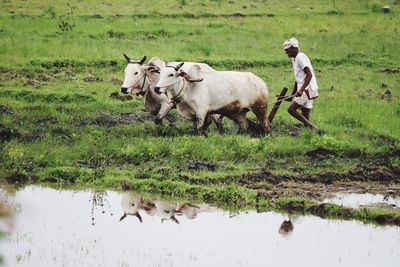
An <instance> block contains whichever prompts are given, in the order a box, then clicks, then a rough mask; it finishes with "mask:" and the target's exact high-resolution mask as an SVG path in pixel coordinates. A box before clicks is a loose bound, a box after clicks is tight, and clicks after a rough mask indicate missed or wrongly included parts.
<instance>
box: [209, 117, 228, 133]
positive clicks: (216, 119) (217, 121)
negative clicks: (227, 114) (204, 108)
mask: <svg viewBox="0 0 400 267" xmlns="http://www.w3.org/2000/svg"><path fill="white" fill-rule="evenodd" d="M211 118H212V120H213V121H214V123H215V125H216V126H217V128H218V132H219V134H224V132H225V131H224V125H223V124H222V118H223V116H222V115H218V114H214V115H212V116H211Z"/></svg>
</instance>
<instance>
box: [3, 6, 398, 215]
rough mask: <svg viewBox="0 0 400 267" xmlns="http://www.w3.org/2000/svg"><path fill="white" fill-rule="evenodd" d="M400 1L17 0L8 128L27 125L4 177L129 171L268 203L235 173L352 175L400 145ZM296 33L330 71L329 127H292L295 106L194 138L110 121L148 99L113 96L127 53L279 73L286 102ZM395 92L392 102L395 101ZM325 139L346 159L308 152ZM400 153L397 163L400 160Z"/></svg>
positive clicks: (147, 182)
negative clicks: (286, 44) (238, 130)
mask: <svg viewBox="0 0 400 267" xmlns="http://www.w3.org/2000/svg"><path fill="white" fill-rule="evenodd" d="M397 2H398V1H397ZM397 2H396V3H394V4H393V5H391V8H392V10H391V12H390V13H389V14H383V13H382V12H380V7H381V6H383V5H384V4H386V2H383V1H325V2H324V1H298V3H297V2H296V3H293V2H290V1H274V0H273V1H234V3H229V2H228V1H172V0H171V1H161V2H160V1H157V2H155V1H142V2H137V3H135V2H131V1H112V2H104V1H103V2H101V3H98V2H97V1H70V2H68V4H67V3H65V2H63V1H28V2H26V1H3V2H1V3H0V10H1V11H0V59H1V61H0V103H1V105H4V106H6V107H8V108H11V109H12V110H13V111H14V113H13V114H7V113H0V126H1V127H0V131H1V132H2V133H5V132H7V133H10V132H11V133H14V134H16V135H15V136H14V138H11V139H7V140H2V142H1V143H0V150H1V153H0V162H1V164H0V179H2V180H4V179H7V177H11V176H13V175H21V177H22V179H23V180H25V179H28V180H30V181H41V182H55V183H59V184H77V185H82V186H87V185H92V186H99V185H103V186H110V187H115V186H117V185H118V184H119V182H120V181H122V180H124V179H128V180H129V181H130V182H131V183H132V184H133V185H134V188H135V189H137V190H145V191H151V192H155V193H162V194H169V195H177V196H180V197H185V196H187V197H190V196H193V197H197V198H200V199H203V200H212V201H217V202H224V201H225V202H231V203H233V204H232V205H237V203H239V202H243V203H247V204H252V203H253V204H254V199H255V195H254V194H255V191H254V190H252V189H249V188H246V187H244V186H239V185H237V184H235V183H226V184H225V183H224V181H227V180H229V179H230V178H232V177H240V176H241V175H243V174H247V173H254V172H258V171H261V170H271V171H273V172H274V173H277V174H298V171H296V168H298V167H301V168H303V171H302V172H303V173H310V174H314V173H317V174H318V173H322V172H346V171H349V170H352V169H354V168H356V167H357V166H359V165H360V164H362V163H365V159H364V156H365V155H368V157H369V158H373V157H378V158H379V157H382V155H386V154H388V153H389V154H390V153H392V152H393V151H399V149H400V143H399V141H400V127H399V125H400V108H399V106H400V105H399V103H400V79H399V74H398V73H391V72H390V70H394V71H396V70H397V71H398V68H399V66H400V50H399V49H398V47H399V45H400V39H399V38H398V37H397V36H398V33H397V31H398V27H397V25H399V24H400V17H399V15H398V14H399V4H398V3H397ZM244 6H245V7H244ZM298 8H299V9H298ZM71 11H72V12H71ZM239 13H240V14H239ZM271 14H273V15H271ZM291 36H296V37H298V39H299V40H300V46H301V50H302V51H304V52H305V53H306V54H308V55H309V56H310V58H311V60H312V62H313V66H314V69H315V71H316V75H317V76H318V83H319V86H320V94H321V97H320V98H319V99H318V100H316V102H315V109H314V110H313V112H312V114H311V116H312V121H313V122H315V123H316V124H317V125H318V126H319V127H320V128H322V129H323V130H324V131H325V132H326V134H325V135H324V136H318V135H316V134H315V133H314V132H312V131H309V130H305V129H302V130H301V131H300V134H299V136H298V137H293V136H291V134H290V133H291V130H290V129H291V125H292V124H294V123H296V121H295V120H294V119H293V118H291V117H290V116H289V115H288V114H287V112H286V111H285V109H287V107H288V104H287V103H284V104H282V106H281V109H280V110H279V112H278V114H277V117H276V119H275V121H274V134H273V135H272V136H265V137H256V138H254V137H251V136H249V135H235V134H234V133H233V132H234V129H235V128H234V126H233V124H232V123H231V122H229V121H228V120H227V119H225V120H224V124H225V126H226V128H227V129H228V133H227V134H225V135H223V136H220V135H219V134H218V133H217V129H216V128H215V126H211V128H210V132H209V136H208V137H207V138H206V137H203V136H193V135H190V134H189V133H188V132H189V129H190V127H191V124H190V123H188V122H185V121H183V120H179V122H178V128H177V129H171V128H169V127H168V126H167V125H163V126H159V127H157V126H155V125H154V124H153V123H152V122H145V123H138V124H116V125H112V126H107V125H104V124H99V123H98V118H99V114H103V116H106V115H117V114H121V113H126V112H138V111H140V110H142V109H143V108H144V106H143V101H142V99H141V98H140V97H139V98H137V97H134V98H133V100H131V101H120V100H116V99H113V98H111V97H110V94H111V93H113V92H118V91H119V87H120V86H121V82H119V81H118V80H122V79H123V69H124V67H125V59H124V58H123V56H122V53H128V54H129V55H130V56H131V57H133V58H138V59H139V58H142V57H143V55H147V56H148V58H150V57H151V56H155V55H157V56H159V57H160V58H162V59H166V60H176V61H199V62H207V63H209V64H210V65H211V66H213V67H214V68H216V69H218V70H241V71H252V72H254V73H256V74H257V75H258V76H260V77H262V78H263V79H264V80H265V81H266V83H267V85H268V87H269V93H270V103H272V102H273V101H274V100H275V95H276V94H278V93H279V92H280V90H281V88H282V87H284V86H286V87H289V88H291V86H292V83H293V72H292V67H291V63H290V60H289V59H288V58H287V57H286V55H285V54H284V51H283V50H282V43H283V41H284V40H285V39H287V38H288V37H291ZM385 69H389V71H385ZM87 78H95V80H96V81H95V82H86V81H85V80H86V79H87ZM386 90H390V92H391V99H381V96H382V95H383V93H384V92H385V91H386ZM172 113H173V114H175V115H177V113H176V111H173V112H172ZM104 114H105V115H104ZM177 116H178V117H179V115H177ZM249 117H250V118H251V119H254V118H255V117H254V115H253V114H250V113H249ZM321 147H322V148H326V149H329V150H331V151H333V152H334V153H336V155H337V157H335V158H330V159H324V160H322V161H313V160H311V159H310V158H308V157H307V156H305V155H304V154H305V153H306V152H307V151H311V150H314V149H317V148H321ZM355 151H356V152H357V151H358V152H359V154H360V155H359V156H355V157H349V156H346V155H350V154H352V153H354V152H355ZM392 154H393V156H390V157H389V158H388V159H387V162H386V163H385V164H387V166H388V167H390V168H400V162H399V160H398V158H397V157H396V153H392ZM189 160H205V161H208V162H213V163H215V165H216V171H210V170H198V171H196V170H190V169H189V168H188V165H187V164H188V161H189ZM81 161H83V162H86V163H90V164H94V166H95V168H89V167H79V166H78V164H77V163H78V162H81ZM208 181H211V182H212V183H213V184H211V185H207V184H206V183H207V182H208ZM216 184H223V186H222V187H221V188H219V186H218V185H216ZM264 186H265V187H267V186H268V185H267V184H266V185H264ZM210 192H211V193H210ZM207 197H208V198H209V199H207ZM275 205H276V207H281V206H280V205H283V204H282V203H281V204H275ZM357 216H358V217H359V218H362V216H363V215H357Z"/></svg>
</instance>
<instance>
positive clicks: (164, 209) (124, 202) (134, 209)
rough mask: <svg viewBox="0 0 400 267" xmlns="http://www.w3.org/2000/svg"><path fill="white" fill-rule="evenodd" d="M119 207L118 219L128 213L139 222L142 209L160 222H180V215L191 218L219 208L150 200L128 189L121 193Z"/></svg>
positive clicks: (141, 220) (123, 217)
mask: <svg viewBox="0 0 400 267" xmlns="http://www.w3.org/2000/svg"><path fill="white" fill-rule="evenodd" d="M121 207H122V210H123V214H122V216H121V218H120V219H119V221H122V220H124V219H125V218H126V217H127V216H128V215H130V216H134V217H136V218H137V219H138V220H139V222H141V223H142V222H143V218H142V215H141V212H142V211H144V212H145V213H146V214H147V215H148V216H149V217H159V218H160V221H161V223H163V222H165V221H172V222H174V223H176V224H180V222H179V220H178V218H179V217H180V216H185V218H187V219H189V220H193V219H195V218H196V217H197V215H198V214H199V213H200V212H210V211H218V210H219V209H217V208H215V207H211V206H209V205H205V204H201V205H194V204H191V203H184V204H180V203H176V202H171V201H165V200H151V199H148V198H144V197H142V196H140V195H138V194H137V193H132V192H129V191H124V192H122V193H121Z"/></svg>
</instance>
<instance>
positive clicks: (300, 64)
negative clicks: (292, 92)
mask: <svg viewBox="0 0 400 267" xmlns="http://www.w3.org/2000/svg"><path fill="white" fill-rule="evenodd" d="M292 65H293V71H294V77H295V79H296V82H297V89H298V90H299V89H300V88H301V86H302V85H303V84H304V80H305V78H306V73H305V72H304V68H305V67H308V68H309V69H310V71H311V74H312V78H311V81H310V85H309V91H310V97H311V98H314V97H316V96H318V85H317V78H316V77H315V74H314V69H313V67H312V65H311V61H310V59H309V58H308V57H307V56H306V54H304V53H302V52H299V53H298V54H297V56H296V58H292Z"/></svg>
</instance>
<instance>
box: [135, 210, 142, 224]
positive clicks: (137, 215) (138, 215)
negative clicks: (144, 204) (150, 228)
mask: <svg viewBox="0 0 400 267" xmlns="http://www.w3.org/2000/svg"><path fill="white" fill-rule="evenodd" d="M135 216H136V217H137V218H138V219H139V222H141V223H142V222H143V220H142V216H140V214H139V212H137V213H136V214H135Z"/></svg>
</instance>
